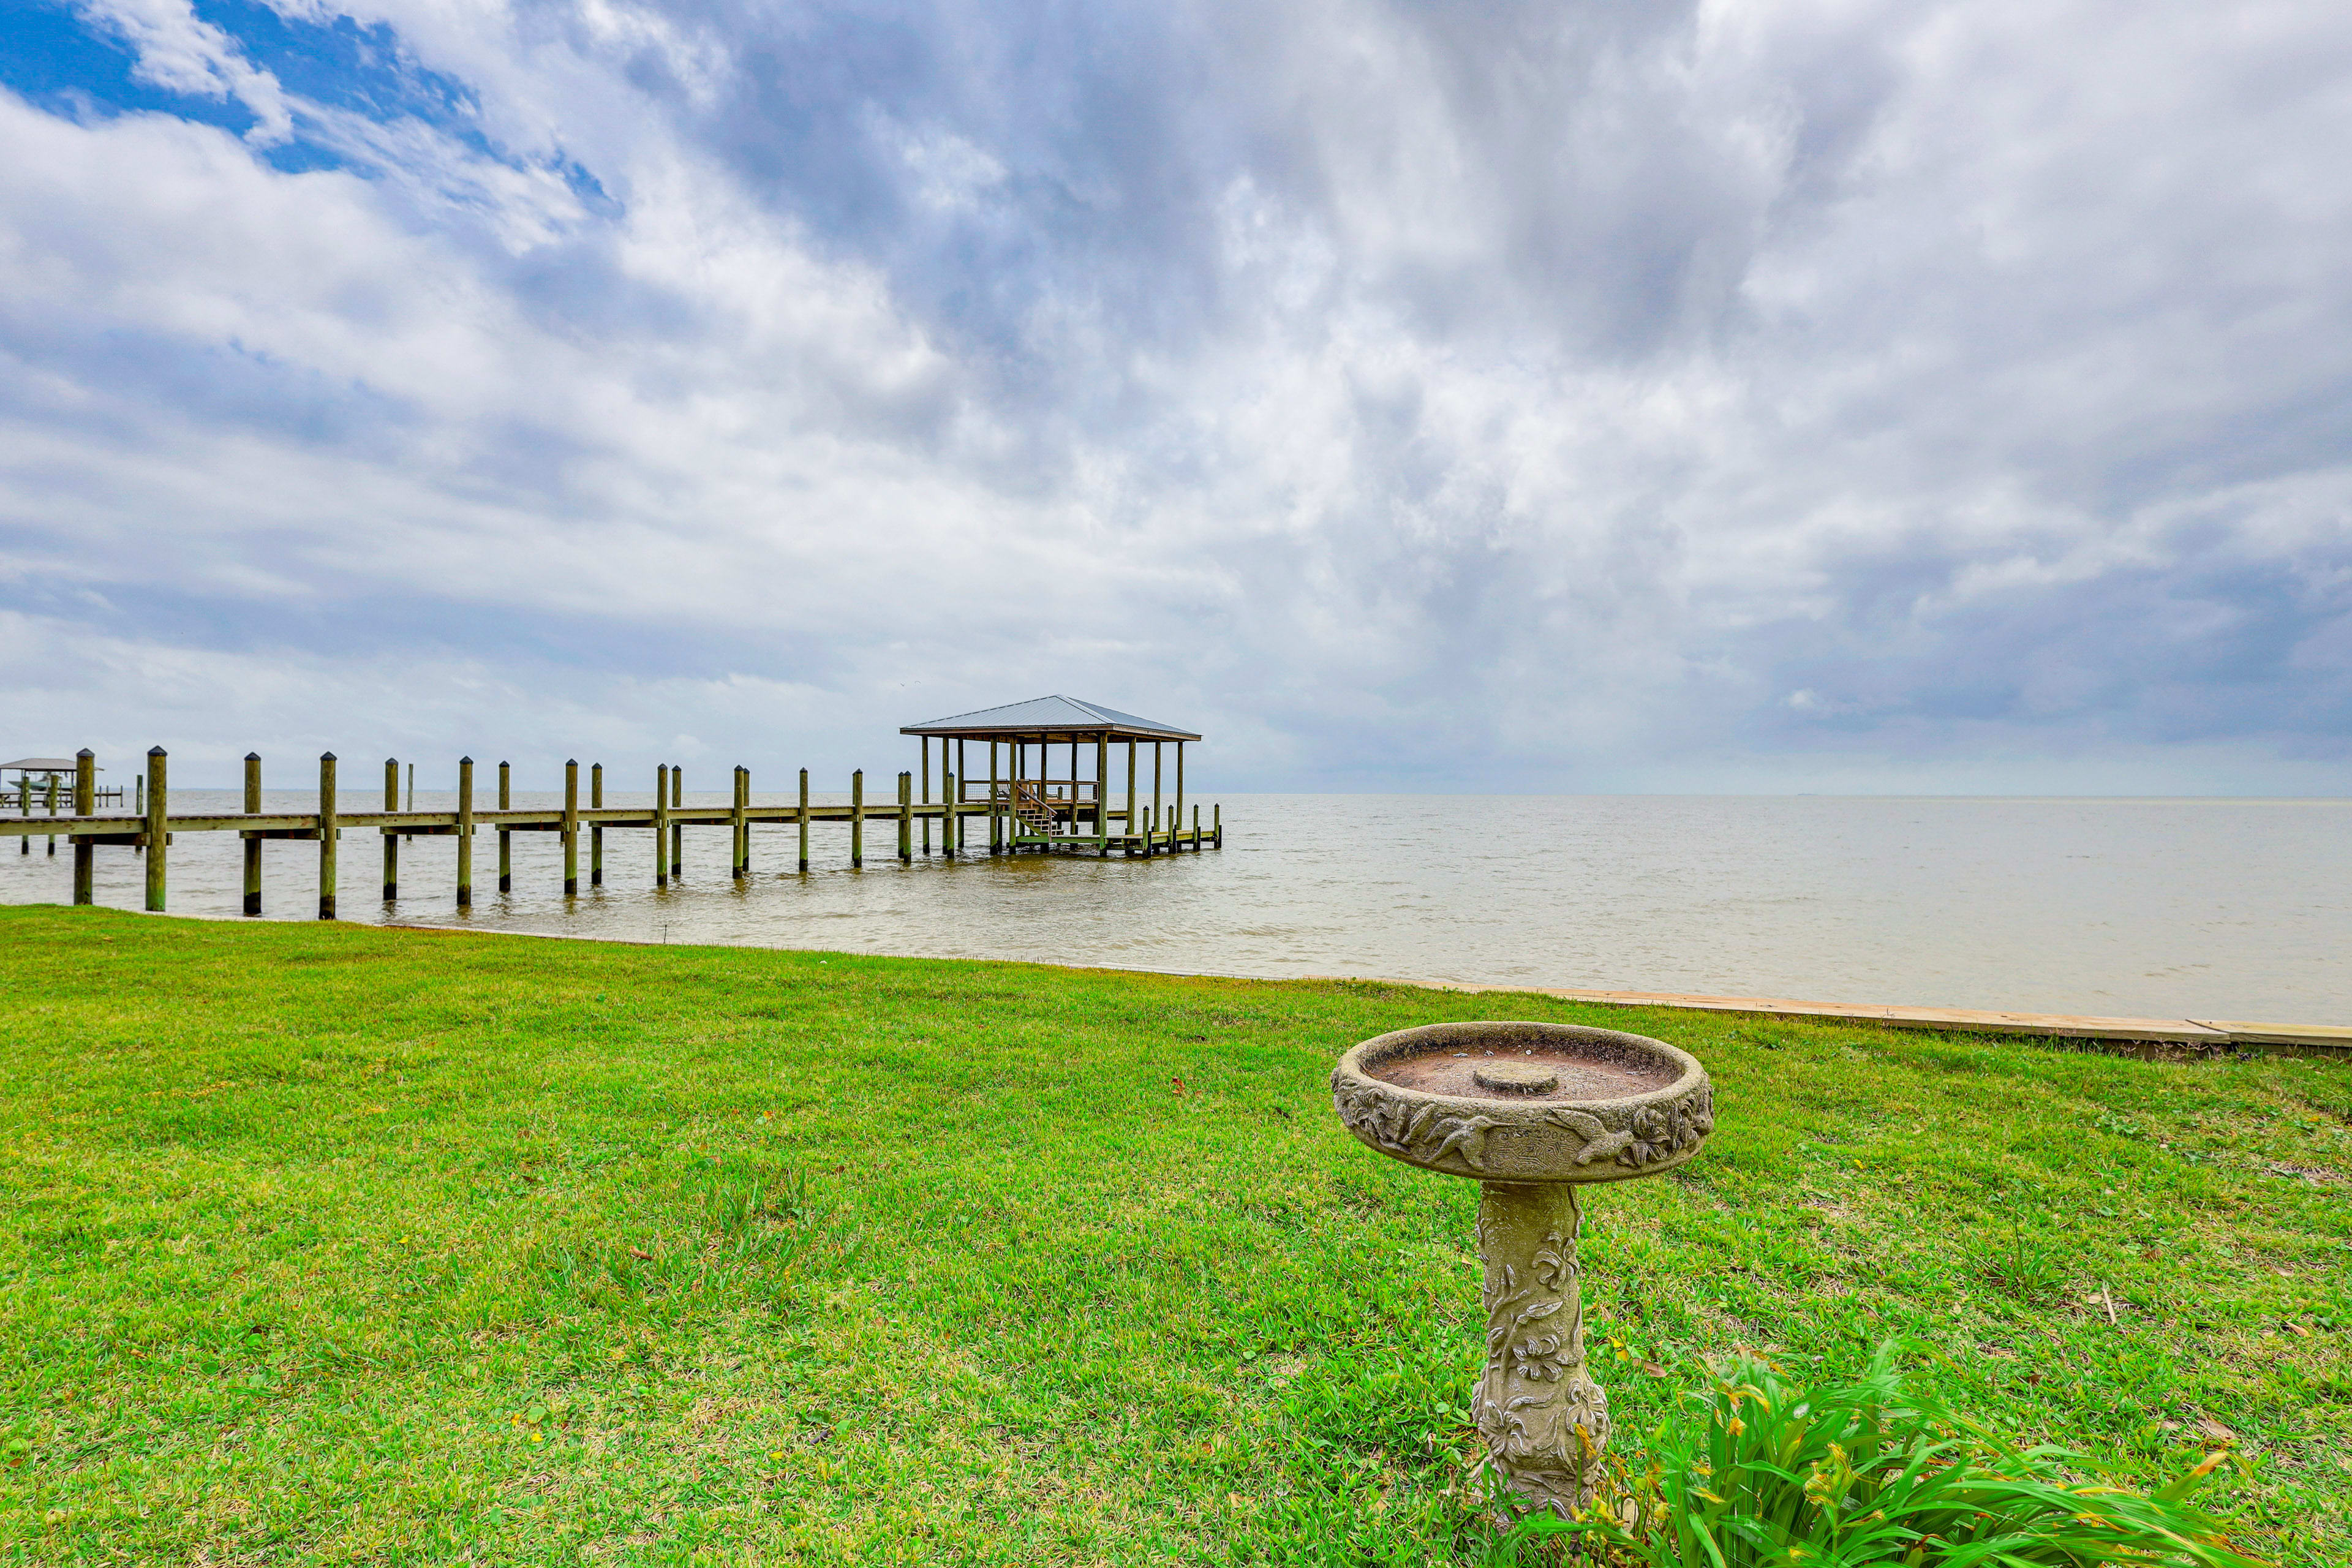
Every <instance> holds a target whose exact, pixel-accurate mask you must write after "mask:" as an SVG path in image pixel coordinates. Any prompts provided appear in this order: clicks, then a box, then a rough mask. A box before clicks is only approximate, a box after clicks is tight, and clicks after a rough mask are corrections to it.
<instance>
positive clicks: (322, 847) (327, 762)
mask: <svg viewBox="0 0 2352 1568" xmlns="http://www.w3.org/2000/svg"><path fill="white" fill-rule="evenodd" d="M341 831H342V829H341V828H340V827H337V826H335V753H334V752H320V753H319V918H320V920H322V921H331V920H333V919H334V918H335V848H336V844H335V838H336V835H338V834H340V833H341Z"/></svg>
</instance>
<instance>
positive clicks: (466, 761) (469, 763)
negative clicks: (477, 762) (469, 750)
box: [457, 757, 474, 768]
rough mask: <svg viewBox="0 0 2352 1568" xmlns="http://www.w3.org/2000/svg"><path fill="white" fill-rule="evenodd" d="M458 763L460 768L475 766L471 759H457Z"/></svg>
mask: <svg viewBox="0 0 2352 1568" xmlns="http://www.w3.org/2000/svg"><path fill="white" fill-rule="evenodd" d="M457 763H458V765H459V766H460V767H467V768H470V767H472V766H473V765H474V759H473V758H471V757H459V758H458V759H457Z"/></svg>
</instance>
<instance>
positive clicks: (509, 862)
mask: <svg viewBox="0 0 2352 1568" xmlns="http://www.w3.org/2000/svg"><path fill="white" fill-rule="evenodd" d="M513 771H514V770H513V769H512V768H511V767H510V766H509V764H507V763H499V810H500V811H504V810H506V809H507V806H508V803H509V802H510V801H511V800H512V799H513V798H514V795H513V791H512V789H511V788H510V787H509V786H510V785H511V784H512V783H513ZM512 891H514V835H513V834H512V833H510V832H509V831H508V830H507V828H506V826H505V825H504V824H501V825H500V826H499V892H501V893H510V892H512Z"/></svg>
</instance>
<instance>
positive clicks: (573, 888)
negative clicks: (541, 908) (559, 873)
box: [563, 757, 580, 899]
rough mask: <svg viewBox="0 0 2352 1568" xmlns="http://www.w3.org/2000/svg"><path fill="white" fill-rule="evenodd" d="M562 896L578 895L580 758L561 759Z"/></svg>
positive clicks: (574, 896)
mask: <svg viewBox="0 0 2352 1568" xmlns="http://www.w3.org/2000/svg"><path fill="white" fill-rule="evenodd" d="M563 896H564V897H565V898H567V899H576V898H578V897H579V896H580V759H579V758H577V757H566V758H565V759H563Z"/></svg>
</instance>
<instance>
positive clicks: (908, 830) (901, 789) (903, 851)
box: [898, 772, 915, 866]
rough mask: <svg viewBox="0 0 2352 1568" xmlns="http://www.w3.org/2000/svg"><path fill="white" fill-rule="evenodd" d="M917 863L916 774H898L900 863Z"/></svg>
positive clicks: (904, 864) (903, 864)
mask: <svg viewBox="0 0 2352 1568" xmlns="http://www.w3.org/2000/svg"><path fill="white" fill-rule="evenodd" d="M914 863H915V775H914V774H912V773H904V772H902V773H899V775H898V864H900V865H901V866H911V865H913V864H914Z"/></svg>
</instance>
